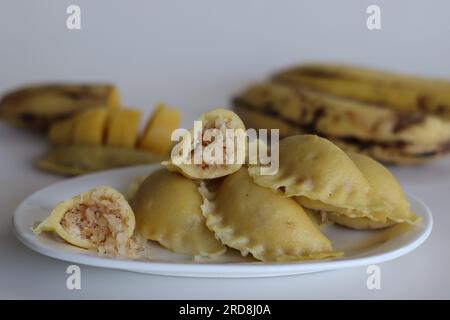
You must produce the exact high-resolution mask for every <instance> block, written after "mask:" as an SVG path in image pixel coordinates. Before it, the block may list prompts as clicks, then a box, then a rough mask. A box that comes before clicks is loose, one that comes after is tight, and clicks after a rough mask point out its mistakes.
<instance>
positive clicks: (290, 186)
mask: <svg viewBox="0 0 450 320" xmlns="http://www.w3.org/2000/svg"><path fill="white" fill-rule="evenodd" d="M260 169H261V167H260V166H251V167H250V168H249V173H250V175H251V176H252V177H253V179H254V181H255V183H256V184H258V185H260V186H263V187H268V188H272V189H279V190H281V191H282V192H283V193H284V194H285V195H286V196H288V197H295V198H296V200H297V201H298V202H299V203H300V204H301V205H302V206H304V207H306V208H310V209H314V210H321V211H332V212H339V213H341V214H344V215H346V216H349V217H353V218H354V217H377V219H379V220H383V219H385V213H384V210H383V209H384V208H383V204H382V202H381V200H380V199H379V198H378V196H377V195H376V194H375V193H374V192H373V190H372V188H371V187H370V185H369V182H368V181H367V179H366V178H365V177H364V175H363V174H362V173H361V171H360V170H359V169H358V167H357V166H356V165H355V164H354V163H353V161H352V160H351V159H350V158H349V157H348V156H347V154H346V153H345V152H344V151H342V150H341V149H339V148H338V147H337V146H336V145H334V144H333V143H331V142H330V141H329V140H327V139H324V138H320V137H318V136H315V135H295V136H291V137H287V138H284V139H283V140H281V141H280V144H279V169H278V172H276V173H275V174H273V175H262V174H261V172H260Z"/></svg>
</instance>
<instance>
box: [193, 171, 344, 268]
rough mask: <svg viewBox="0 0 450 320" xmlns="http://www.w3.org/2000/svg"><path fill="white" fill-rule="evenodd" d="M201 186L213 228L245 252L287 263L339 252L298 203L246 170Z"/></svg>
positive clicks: (333, 254)
mask: <svg viewBox="0 0 450 320" xmlns="http://www.w3.org/2000/svg"><path fill="white" fill-rule="evenodd" d="M200 190H201V191H202V194H203V196H204V199H205V202H204V204H203V206H202V209H203V214H204V215H205V217H206V224H207V226H208V228H209V229H211V230H213V231H214V233H215V235H216V237H217V238H218V239H220V240H221V241H222V242H223V243H224V244H226V245H227V246H229V247H231V248H234V249H237V250H239V251H240V252H241V254H242V255H244V256H245V255H247V254H248V253H250V254H252V255H253V257H255V258H256V259H258V260H262V261H288V260H303V259H321V258H330V257H336V256H339V255H340V253H338V252H334V251H333V248H332V245H331V242H330V241H329V240H328V239H327V238H326V237H325V236H324V235H323V234H322V233H321V232H320V231H319V229H318V227H317V226H316V225H315V224H314V223H313V222H312V221H311V220H310V219H309V217H308V216H307V214H306V213H305V211H304V210H303V209H302V207H301V206H300V205H299V204H298V203H297V202H295V201H294V200H293V199H290V198H286V197H284V196H283V195H282V193H281V192H280V191H277V190H272V189H269V188H264V187H260V186H258V185H257V184H255V183H254V182H253V180H252V178H251V177H250V176H249V174H248V170H247V169H246V168H242V169H240V170H239V171H238V172H236V173H234V174H232V175H229V176H227V177H226V178H225V179H224V181H223V182H222V183H221V184H220V186H219V187H218V188H217V189H216V190H213V191H211V190H209V189H208V186H205V184H203V185H202V187H201V189H200Z"/></svg>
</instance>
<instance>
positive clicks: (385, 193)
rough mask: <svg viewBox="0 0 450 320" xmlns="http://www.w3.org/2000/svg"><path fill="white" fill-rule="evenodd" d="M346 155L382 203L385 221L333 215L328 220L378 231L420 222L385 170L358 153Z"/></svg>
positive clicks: (397, 184) (403, 194)
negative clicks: (396, 225) (397, 224)
mask: <svg viewBox="0 0 450 320" xmlns="http://www.w3.org/2000/svg"><path fill="white" fill-rule="evenodd" d="M348 155H349V157H350V159H352V161H353V162H354V163H355V164H356V166H357V167H358V169H359V170H360V171H361V172H362V173H363V174H364V176H365V177H366V179H367V181H368V182H369V184H370V186H371V187H372V189H373V190H374V192H375V193H377V195H378V196H379V197H380V199H381V200H382V201H383V203H384V206H385V210H386V213H387V221H385V222H382V221H376V220H373V219H368V218H359V219H354V218H349V217H345V216H341V215H335V214H330V215H329V216H328V218H329V219H330V220H332V221H334V222H336V223H338V224H342V225H345V226H347V227H350V228H353V229H380V228H385V227H388V226H391V225H393V224H395V223H403V222H406V223H416V222H418V221H419V220H420V217H418V216H417V215H416V214H414V213H413V212H412V211H411V208H410V205H409V202H408V200H407V199H406V196H405V193H404V192H403V189H402V187H401V185H400V184H399V183H398V181H397V179H396V178H395V177H394V176H393V175H392V173H391V172H390V171H389V170H388V169H387V168H385V167H384V166H383V165H381V164H380V163H379V162H377V161H375V160H373V159H372V158H370V157H368V156H365V155H362V154H358V153H349V154H348Z"/></svg>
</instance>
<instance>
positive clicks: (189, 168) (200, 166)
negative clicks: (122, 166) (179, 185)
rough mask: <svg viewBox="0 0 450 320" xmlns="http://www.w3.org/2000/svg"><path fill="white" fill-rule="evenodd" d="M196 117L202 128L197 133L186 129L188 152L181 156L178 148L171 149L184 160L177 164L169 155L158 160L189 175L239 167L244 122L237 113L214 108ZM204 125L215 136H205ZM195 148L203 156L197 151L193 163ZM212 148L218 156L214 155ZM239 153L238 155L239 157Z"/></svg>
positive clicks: (218, 173)
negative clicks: (196, 158)
mask: <svg viewBox="0 0 450 320" xmlns="http://www.w3.org/2000/svg"><path fill="white" fill-rule="evenodd" d="M198 121H201V122H202V128H201V132H198V134H199V136H197V137H194V135H196V132H195V131H194V129H192V130H191V131H190V136H191V140H190V153H188V154H185V155H184V156H183V154H182V152H181V150H179V152H178V151H174V150H172V152H175V155H177V158H178V160H183V159H184V160H186V162H187V163H178V164H177V163H175V162H174V161H173V160H174V159H171V160H170V161H164V162H163V163H162V164H163V165H164V166H166V167H167V168H168V169H169V170H171V171H178V172H180V173H181V174H183V175H184V176H186V177H188V178H191V179H213V178H219V177H223V176H226V175H228V174H231V173H233V172H236V171H237V170H239V169H240V168H241V167H242V164H243V163H244V162H245V126H244V123H243V122H242V120H241V119H240V118H239V116H238V115H237V114H235V113H234V112H233V111H230V110H227V109H215V110H212V111H210V112H206V113H204V114H202V115H201V116H200V118H199V119H198ZM208 129H209V130H214V131H215V132H216V133H217V134H218V138H217V140H215V138H214V137H212V136H211V137H208V135H207V134H206V130H208ZM227 129H232V130H236V131H234V133H240V134H241V135H240V137H241V139H237V138H236V137H235V136H234V133H233V132H232V131H230V130H227ZM209 132H210V133H211V132H213V131H209ZM185 139H186V138H185ZM238 141H239V142H238ZM231 143H232V144H231ZM180 146H181V145H180ZM196 150H197V151H198V150H203V156H201V155H202V153H200V152H199V153H198V154H199V155H200V156H201V157H200V158H198V161H197V163H194V151H196ZM208 150H209V151H208ZM216 151H217V154H220V153H221V155H222V156H217V154H216ZM219 152H220V153H219ZM208 155H211V157H208ZM239 156H242V157H241V159H240V158H239ZM172 157H173V155H172ZM189 158H190V159H189ZM241 160H242V161H241ZM217 161H219V162H220V163H217Z"/></svg>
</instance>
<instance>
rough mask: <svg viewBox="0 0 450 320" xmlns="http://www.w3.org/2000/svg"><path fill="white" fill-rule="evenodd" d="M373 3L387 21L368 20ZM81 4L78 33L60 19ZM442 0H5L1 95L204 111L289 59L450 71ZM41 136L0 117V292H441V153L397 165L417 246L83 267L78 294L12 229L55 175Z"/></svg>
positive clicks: (447, 187) (448, 181)
mask: <svg viewBox="0 0 450 320" xmlns="http://www.w3.org/2000/svg"><path fill="white" fill-rule="evenodd" d="M374 3H375V4H378V5H379V6H380V7H381V11H382V12H381V13H382V30H380V31H369V30H367V28H366V21H365V20H366V16H367V15H366V13H365V11H366V8H367V6H368V5H370V4H374ZM69 4H78V5H80V7H81V11H82V29H81V30H79V31H69V30H67V28H66V26H65V20H66V17H67V15H66V13H65V11H66V8H67V6H68V5H69ZM449 14H450V2H449V1H445V0H441V1H438V0H434V1H406V0H404V1H400V0H398V1H380V0H379V1H365V0H354V1H349V0H345V1H332V0H330V1H325V0H321V1H317V0H316V1H300V0H296V1H294V0H292V1H287V0H281V1H263V0H258V1H257V0H253V1H248V0H240V1H237V0H227V1H221V2H219V1H208V0H202V1H198V0H190V1H181V0H180V1H98V0H97V1H92V0H91V1H85V0H83V1H81V0H78V1H65V0H64V1H61V0H59V1H57V0H53V1H50V0H45V1H23V0H20V1H17V0H15V1H12V0H11V1H6V0H1V1H0V41H1V42H0V94H3V93H4V92H6V91H7V90H9V89H12V88H14V87H17V86H21V85H23V84H26V83H32V82H40V81H59V80H73V81H75V80H78V81H84V80H89V81H97V80H99V81H100V80H103V81H111V82H114V83H116V84H117V85H119V86H120V88H121V91H122V95H123V101H124V103H125V104H126V105H127V106H134V107H140V108H143V109H145V110H146V111H147V112H149V111H150V110H151V109H152V107H153V105H154V104H155V103H156V102H158V101H161V100H162V101H166V102H168V103H170V104H173V105H175V106H177V107H179V108H180V109H182V111H183V115H184V125H185V126H189V123H190V122H191V121H192V120H193V119H194V118H196V117H197V116H198V115H199V113H201V112H202V111H205V110H207V109H211V108H214V107H218V106H228V105H229V100H230V97H231V96H233V95H234V94H236V93H237V92H239V90H240V89H242V88H243V87H245V86H246V85H247V84H249V83H250V82H253V81H258V80H262V79H264V77H266V76H267V75H268V74H270V73H271V72H273V71H275V70H277V69H278V68H281V67H285V66H288V65H291V64H295V63H299V62H305V61H337V62H348V63H357V64H363V65H368V66H374V67H382V68H387V69H392V70H398V71H403V72H408V73H416V74H422V75H430V76H436V77H443V78H450V41H449V35H450V19H449V18H448V16H449ZM47 147H48V146H47V144H46V142H45V140H44V139H42V138H40V137H35V136H33V135H31V134H29V133H26V132H22V131H18V130H16V129H13V128H10V127H7V126H6V125H3V124H0V298H67V299H72V298H192V299H196V298H288V299H297V298H375V299H379V298H450V271H449V270H450V251H449V250H448V246H449V240H450V232H449V230H450V217H449V208H448V203H449V201H448V199H447V198H448V197H449V195H450V159H447V160H442V161H436V162H433V163H431V164H428V165H426V166H420V167H410V168H395V169H394V172H395V173H396V175H397V176H398V177H399V179H400V180H401V182H402V183H403V184H404V185H405V188H406V190H407V191H409V192H413V193H415V194H416V195H418V196H419V197H420V198H422V199H423V200H425V201H426V202H427V203H428V205H429V206H430V207H431V209H432V211H433V213H434V218H435V227H434V230H433V233H432V235H431V237H430V238H429V240H428V241H427V242H426V243H425V244H424V245H423V246H421V247H420V248H419V249H417V250H416V251H414V252H413V253H410V254H408V255H407V256H404V257H402V258H400V259H398V260H395V261H392V262H388V263H385V264H383V265H382V266H381V268H382V269H381V271H382V289H381V290H378V291H370V290H368V289H367V288H366V278H367V274H366V270H365V268H356V269H350V270H341V271H333V272H326V273H318V274H312V275H303V276H295V277H280V278H267V279H239V280H238V279H195V278H190V279H189V278H175V277H162V276H151V275H141V274H133V273H129V272H120V271H111V270H103V269H96V268H90V267H82V268H81V270H82V290H80V291H69V290H67V289H66V288H65V281H66V276H67V275H66V274H65V270H66V267H67V266H68V264H67V263H64V262H60V261H56V260H52V259H50V258H47V257H44V256H40V255H38V254H36V253H34V252H32V251H30V250H29V249H27V248H25V247H24V246H22V245H21V244H20V243H19V242H18V241H17V240H16V239H15V238H14V236H13V233H12V230H11V217H12V214H13V211H14V208H15V207H16V206H17V204H18V203H19V202H20V201H21V200H22V199H23V198H24V197H26V196H27V195H28V194H30V193H32V192H34V191H36V190H38V189H40V188H42V187H44V186H46V185H48V184H50V183H52V182H56V181H59V180H61V179H62V178H61V177H58V176H54V175H51V174H46V173H41V172H39V171H37V170H36V169H35V168H34V165H33V160H34V159H36V157H38V156H39V155H40V154H42V153H43V152H44V151H45V149H46V148H47Z"/></svg>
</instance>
